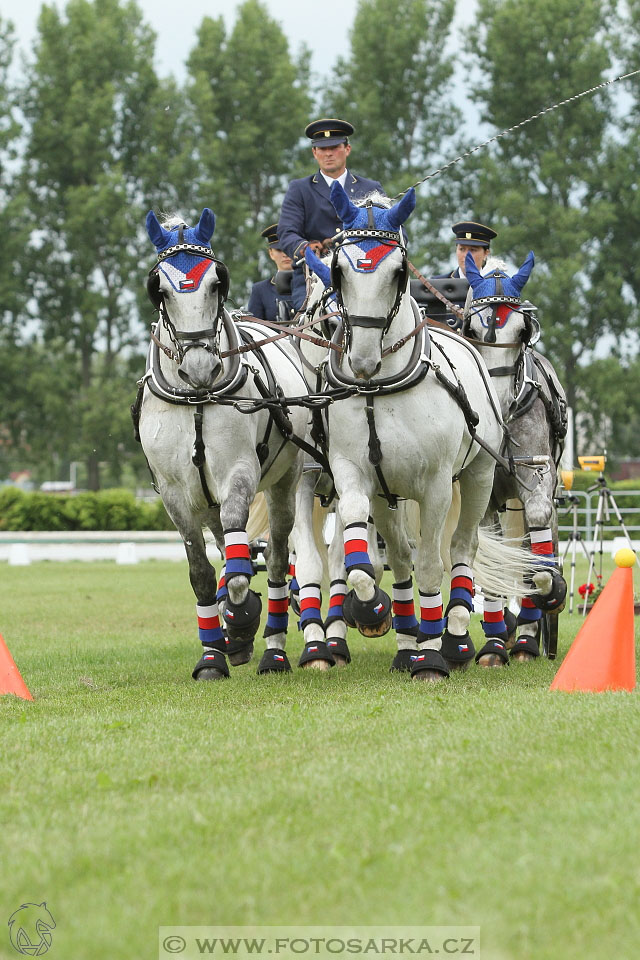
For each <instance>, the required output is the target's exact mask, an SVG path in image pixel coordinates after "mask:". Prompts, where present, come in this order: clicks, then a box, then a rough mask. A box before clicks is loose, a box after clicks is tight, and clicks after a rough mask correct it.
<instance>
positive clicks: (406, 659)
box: [389, 650, 419, 673]
mask: <svg viewBox="0 0 640 960" xmlns="http://www.w3.org/2000/svg"><path fill="white" fill-rule="evenodd" d="M418 653H419V651H418V650H398V652H397V653H396V655H395V657H394V658H393V662H392V664H391V666H390V667H389V673H396V672H398V673H408V672H409V671H410V670H411V662H412V661H413V660H414V659H415V658H416V657H417V656H418Z"/></svg>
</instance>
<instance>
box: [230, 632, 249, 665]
mask: <svg viewBox="0 0 640 960" xmlns="http://www.w3.org/2000/svg"><path fill="white" fill-rule="evenodd" d="M225 653H226V655H227V656H228V657H229V663H230V664H231V666H232V667H241V666H242V664H243V663H249V660H251V657H252V656H253V640H231V639H230V638H228V639H227V642H226V645H225Z"/></svg>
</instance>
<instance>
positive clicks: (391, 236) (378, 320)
mask: <svg viewBox="0 0 640 960" xmlns="http://www.w3.org/2000/svg"><path fill="white" fill-rule="evenodd" d="M365 206H366V208H367V214H368V220H369V226H368V227H367V228H356V229H353V230H343V231H342V233H341V234H340V235H339V240H338V241H337V242H336V243H335V245H334V247H333V256H332V258H331V286H332V288H333V290H334V292H335V295H336V301H337V304H338V308H339V309H340V311H341V312H342V319H343V325H344V333H345V340H346V348H347V349H348V348H349V346H350V344H351V331H352V328H353V327H370V328H371V327H373V328H375V329H379V330H380V331H381V334H380V339H381V340H382V339H383V338H384V336H385V334H386V333H387V331H388V330H389V327H390V326H391V323H392V321H393V319H394V317H395V316H396V314H397V313H398V310H399V309H400V303H401V301H402V297H403V294H404V291H405V288H406V286H407V277H408V271H409V267H408V259H407V248H406V246H405V245H404V244H403V243H402V239H401V234H399V233H394V232H393V231H390V230H379V229H377V228H376V226H375V222H374V219H373V206H374V204H372V203H371V201H370V200H368V201H367V202H366V204H365ZM376 206H377V204H376ZM382 209H385V208H382ZM358 240H379V241H380V243H381V244H384V245H385V246H389V247H397V248H398V249H399V250H400V253H401V254H402V264H401V267H400V273H399V274H398V287H397V290H396V296H395V300H394V301H393V304H392V305H391V309H390V310H389V312H388V313H387V315H386V316H384V317H382V316H381V317H370V316H363V315H360V314H352V315H350V314H349V311H348V310H347V308H346V306H345V304H344V300H343V298H342V281H341V276H340V270H339V269H338V255H339V253H340V251H341V250H342V248H343V247H345V246H348V245H349V244H352V243H357V242H358Z"/></svg>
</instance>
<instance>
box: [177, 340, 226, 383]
mask: <svg viewBox="0 0 640 960" xmlns="http://www.w3.org/2000/svg"><path fill="white" fill-rule="evenodd" d="M221 369H222V361H221V360H220V357H219V356H218V355H217V353H215V351H214V350H213V348H212V347H211V346H209V344H207V343H204V342H198V343H192V344H189V346H188V347H187V349H186V350H185V351H184V353H183V356H182V360H181V362H180V365H179V367H178V376H179V377H180V379H181V380H183V381H184V382H185V383H186V384H188V385H189V386H191V387H193V388H194V389H195V390H210V389H211V388H212V387H213V385H214V384H215V382H216V380H217V378H218V376H219V375H220V371H221Z"/></svg>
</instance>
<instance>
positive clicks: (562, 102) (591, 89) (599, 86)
mask: <svg viewBox="0 0 640 960" xmlns="http://www.w3.org/2000/svg"><path fill="white" fill-rule="evenodd" d="M638 73H640V69H639V70H632V71H631V73H624V74H622V75H621V76H619V77H613V78H612V79H611V80H605V81H604V83H598V84H597V85H596V86H595V87H589V89H588V90H583V91H582V93H576V94H574V95H573V96H572V97H567V98H566V100H560V101H559V102H558V103H554V104H552V106H550V107H545V108H544V110H540V112H539V113H534V114H533V116H531V117H527V119H526V120H521V121H520V123H515V124H514V125H513V126H512V127H507V129H506V130H502V132H501V133H496V135H495V136H493V137H489V139H488V140H484V141H483V142H482V143H478V144H477V145H476V146H475V147H472V148H471V149H470V150H467V151H466V152H465V153H461V154H460V156H459V157H456V158H455V160H449V162H448V163H445V164H444V165H443V166H442V167H438V169H437V170H434V171H433V173H430V174H428V175H427V176H426V177H423V178H422V180H416V182H415V183H412V184H411V186H409V187H407V189H406V190H403V191H402V193H399V194H397V196H395V197H392V198H391V199H392V200H399V199H400V197H403V196H404V195H405V193H407V192H408V191H409V190H411V188H412V187H419V186H420V184H421V183H426V182H427V180H432V179H433V178H434V177H437V176H438V174H439V173H442V172H443V171H444V170H448V169H449V167H452V166H453V165H454V163H460V161H461V160H465V159H466V158H467V157H470V156H471V154H472V153H476V152H477V151H478V150H482V148H483V147H486V146H488V144H490V143H494V142H495V141H496V140H500V139H501V137H505V136H506V135H507V134H508V133H513V131H514V130H519V129H520V127H524V126H526V124H527V123H532V122H533V121H534V120H537V119H538V117H543V116H544V115H545V114H546V113H551V111H552V110H557V109H558V107H564V106H565V105H566V104H567V103H573V101H574V100H579V99H580V98H581V97H586V96H588V95H589V94H590V93H595V91H596V90H602V89H603V88H604V87H608V86H611V84H613V83H618V81H620V80H628V79H629V77H635V76H636V75H637V74H638Z"/></svg>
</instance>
